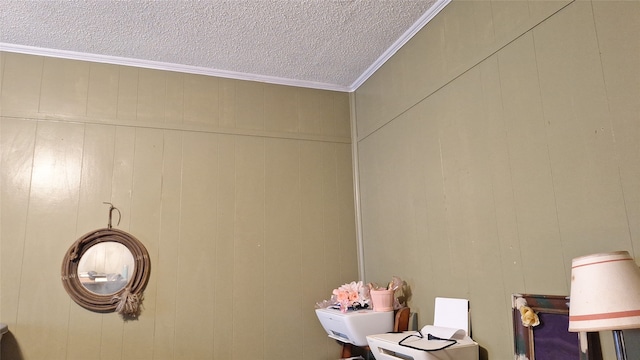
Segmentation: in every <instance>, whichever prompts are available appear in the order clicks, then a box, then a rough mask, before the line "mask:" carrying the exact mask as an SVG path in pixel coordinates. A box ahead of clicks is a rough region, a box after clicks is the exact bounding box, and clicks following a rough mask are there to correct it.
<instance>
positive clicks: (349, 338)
mask: <svg viewBox="0 0 640 360" xmlns="http://www.w3.org/2000/svg"><path fill="white" fill-rule="evenodd" d="M316 315H317V316H318V320H320V323H321V324H322V327H323V328H324V330H325V331H326V332H327V335H329V337H330V338H332V339H336V340H338V341H341V342H343V343H350V344H353V345H355V346H366V345H367V335H372V334H382V333H387V332H390V331H392V330H393V311H387V312H379V311H373V310H350V311H347V312H346V313H343V312H340V310H337V309H316Z"/></svg>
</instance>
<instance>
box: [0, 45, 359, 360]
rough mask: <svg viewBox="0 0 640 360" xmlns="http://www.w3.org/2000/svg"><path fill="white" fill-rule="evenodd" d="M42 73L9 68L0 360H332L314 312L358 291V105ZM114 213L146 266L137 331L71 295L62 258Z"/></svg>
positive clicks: (123, 74) (0, 188)
mask: <svg viewBox="0 0 640 360" xmlns="http://www.w3.org/2000/svg"><path fill="white" fill-rule="evenodd" d="M49 61H52V59H48V58H41V57H34V56H22V55H17V54H8V53H2V65H1V67H2V69H3V70H2V71H3V74H4V75H3V77H2V84H0V88H1V89H2V98H1V99H0V102H1V103H2V104H3V108H2V114H0V115H2V116H1V117H0V150H1V153H0V159H1V165H0V166H1V169H2V173H1V174H2V176H1V177H0V196H1V201H0V206H2V209H1V212H0V220H1V222H2V223H1V225H2V226H0V240H1V241H2V243H1V244H0V245H1V246H0V248H1V249H2V253H1V254H0V267H1V268H0V276H1V277H2V282H1V285H0V286H1V289H0V291H2V298H1V300H2V302H1V303H0V317H1V318H2V321H3V322H6V323H8V324H9V328H10V331H11V333H10V335H9V336H5V337H3V347H2V356H3V358H7V359H39V358H46V357H47V356H51V357H55V358H56V359H83V360H84V359H136V360H138V359H183V358H216V359H217V358H219V359H247V358H252V359H279V358H281V357H282V354H281V353H282V352H283V350H284V349H286V350H287V351H288V352H289V354H291V356H293V357H297V358H304V359H322V358H335V357H337V356H339V355H338V354H339V346H338V345H337V344H336V342H335V341H330V340H328V338H327V336H326V334H325V333H324V331H323V329H322V327H321V325H320V323H319V322H318V320H317V318H316V316H315V312H314V311H313V309H314V304H315V303H316V302H317V301H321V300H323V299H326V298H328V297H329V296H330V294H331V290H332V289H333V288H335V287H337V286H339V285H340V284H342V283H344V282H347V281H351V280H355V279H357V276H358V274H357V271H358V270H357V261H356V258H357V257H356V241H355V220H354V219H355V217H354V210H353V209H354V207H353V182H352V166H351V149H350V144H349V142H350V122H349V96H348V94H341V93H335V92H330V91H318V92H315V91H311V92H306V89H284V88H278V90H277V93H276V94H270V96H269V99H275V100H277V104H275V105H274V104H269V105H268V106H267V105H266V103H265V95H266V94H269V92H270V91H273V90H274V89H271V88H270V87H267V86H265V84H259V83H249V82H239V81H235V80H229V79H214V78H208V77H197V76H194V77H191V76H189V75H184V74H177V73H165V72H161V71H148V70H142V69H135V68H127V67H121V66H113V65H109V66H107V65H103V64H93V63H82V62H66V61H63V60H59V59H57V60H55V61H54V62H52V63H48V62H49ZM44 63H47V65H46V66H48V70H47V71H49V73H50V74H49V75H47V76H48V78H47V80H46V81H47V82H48V83H49V84H47V88H48V90H47V92H46V94H47V95H46V96H47V97H50V98H47V99H45V100H44V103H46V104H48V105H47V107H46V108H45V109H46V110H47V111H40V110H39V107H38V106H39V105H38V104H39V103H40V102H41V101H42V99H41V96H40V85H39V84H40V83H41V82H42V68H43V64H44ZM29 66H32V67H33V68H29ZM54 68H55V69H58V70H60V69H62V70H64V71H65V74H66V75H65V76H64V77H63V78H57V77H56V76H57V75H56V74H53V73H52V72H53V69H54ZM62 70H60V71H62ZM7 74H10V75H8V76H7ZM34 74H35V78H32V77H33V76H34ZM58 81H59V82H61V83H60V86H61V87H62V88H63V89H65V91H64V92H63V93H62V94H55V95H54V94H52V91H53V90H52V89H54V88H55V86H56V84H55V83H56V82H58ZM76 82H78V83H79V84H85V85H86V86H85V85H83V86H82V87H80V89H84V90H83V91H81V93H82V92H84V95H83V96H84V103H85V104H86V113H84V112H82V111H80V110H79V107H76V105H78V104H79V103H80V101H77V102H76V100H77V99H79V97H78V98H76V97H75V96H76V95H77V94H78V93H76V92H75V91H76V90H77V89H75V88H73V86H71V85H70V84H74V83H76ZM239 83H241V84H240V85H238V84H239ZM195 88H197V89H198V91H194V89H195ZM302 92H305V94H306V95H305V101H306V102H308V103H310V104H315V106H316V107H314V108H313V109H310V108H307V110H305V111H306V112H305V113H304V116H302V112H301V111H300V109H301V108H302V107H303V105H302V100H301V98H302V96H301V95H300V94H301V93H302ZM22 95H24V98H22V97H21V96H22ZM31 95H36V96H35V97H34V98H31ZM61 97H63V98H64V97H68V99H70V100H69V101H68V102H69V103H66V102H67V100H65V99H66V98H65V99H61ZM316 97H317V98H316ZM34 99H35V100H34ZM267 101H271V100H267ZM5 104H6V105H7V106H5ZM318 104H319V105H318ZM66 106H70V108H65V107H66ZM283 106H291V107H293V108H294V110H292V109H285V108H283ZM266 107H269V109H270V110H269V111H270V115H269V116H270V119H271V120H273V121H275V123H274V124H269V130H268V131H266V130H265V129H266V127H267V124H265V119H266V115H265V108H266ZM60 109H62V110H60ZM65 109H66V110H65ZM69 109H71V110H69ZM315 109H317V110H318V111H319V114H316V113H315ZM48 111H50V112H48ZM83 111H84V110H83ZM291 114H295V118H291V117H288V116H291ZM236 115H239V117H236ZM218 119H224V121H220V122H219V123H218ZM236 119H240V121H239V122H236ZM271 120H270V121H271ZM281 120H284V122H281ZM291 120H295V126H293V123H292V122H291ZM283 124H284V125H283ZM301 129H305V131H302V130H301ZM302 149H305V150H304V151H303V150H302ZM303 179H307V180H306V182H305V181H303ZM303 184H304V185H303ZM303 186H304V190H303ZM104 201H109V202H111V203H113V204H114V205H115V206H116V207H117V208H118V209H119V210H120V212H121V213H122V219H121V220H120V222H119V223H117V224H116V222H117V219H114V226H116V227H117V228H119V229H122V230H125V231H128V232H130V233H132V234H133V235H134V236H136V237H137V238H138V239H139V240H140V241H142V242H143V243H144V244H145V246H146V247H147V250H148V251H149V254H150V256H151V267H152V269H151V278H150V281H149V284H148V286H147V289H146V291H145V294H144V296H145V300H144V301H143V310H142V314H141V316H140V318H139V319H138V320H137V321H130V322H124V321H123V320H122V318H121V317H120V316H119V315H118V314H98V313H92V312H89V311H87V310H85V309H83V308H81V307H80V306H78V305H77V304H75V302H73V301H72V300H71V299H70V298H69V297H68V295H67V294H66V293H65V292H64V290H63V287H62V285H61V283H60V278H59V276H60V275H59V274H60V273H59V271H60V265H61V264H60V262H61V261H62V258H63V256H64V253H65V251H67V249H68V248H69V246H70V245H71V244H72V243H73V242H74V241H75V240H76V239H77V238H79V237H80V236H82V235H84V234H85V233H86V232H88V231H90V230H94V229H97V228H103V227H105V226H106V225H107V220H108V219H107V217H108V209H109V207H108V206H107V205H104V204H103V202H104ZM52 214H53V215H52ZM303 214H306V215H303ZM43 219H44V220H43ZM303 229H307V230H308V232H313V236H308V235H307V232H303ZM309 248H310V249H312V250H315V249H320V250H322V251H313V252H312V253H311V252H309V251H310V250H309ZM303 249H304V250H303ZM325 249H327V250H326V251H325ZM56 254H57V255H56ZM310 258H312V260H313V261H309V260H310ZM327 269H329V270H327ZM283 289H284V290H285V293H287V294H289V295H288V296H289V298H290V301H288V302H287V304H286V305H287V306H282V303H283V300H282V298H281V292H282V290H283ZM52 307H54V308H55V309H57V310H58V309H59V311H55V312H52V311H50V309H51V308H52ZM292 329H293V330H292ZM291 331H294V332H295V333H296V336H298V338H299V343H300V347H299V348H291V347H290V341H289V337H283V336H282V334H287V335H290V332H291ZM248 343H250V344H251V346H248Z"/></svg>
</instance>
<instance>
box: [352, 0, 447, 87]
mask: <svg viewBox="0 0 640 360" xmlns="http://www.w3.org/2000/svg"><path fill="white" fill-rule="evenodd" d="M450 2H451V0H437V1H436V3H435V4H434V5H433V6H432V7H431V8H429V10H428V11H427V12H425V13H424V14H423V15H422V16H421V17H420V19H418V21H416V22H415V23H414V24H413V25H412V26H411V27H410V28H409V29H408V30H407V31H405V33H404V34H402V36H401V37H400V38H399V39H398V40H397V41H396V42H395V43H393V45H391V47H389V49H387V51H385V52H384V54H382V55H381V56H380V57H379V58H378V60H376V61H375V62H374V63H373V64H371V66H369V68H368V69H367V70H365V72H364V73H362V75H360V77H359V78H358V79H356V81H354V82H353V84H351V86H349V90H348V91H349V92H352V91H356V90H357V89H358V88H359V87H360V85H362V84H363V83H364V82H365V81H367V79H368V78H369V77H370V76H371V75H373V74H374V73H375V72H376V71H378V69H379V68H380V67H381V66H382V65H384V63H385V62H387V60H389V59H390V58H391V57H392V56H393V55H394V54H395V53H396V52H397V51H398V50H400V48H401V47H403V46H404V44H406V43H407V42H408V41H409V40H411V38H412V37H413V36H414V35H415V34H416V33H418V31H420V30H421V29H422V28H423V27H424V26H425V25H427V23H428V22H429V21H431V19H433V18H434V17H435V16H436V15H438V13H439V12H440V11H441V10H442V9H444V7H445V6H447V5H448V4H449V3H450Z"/></svg>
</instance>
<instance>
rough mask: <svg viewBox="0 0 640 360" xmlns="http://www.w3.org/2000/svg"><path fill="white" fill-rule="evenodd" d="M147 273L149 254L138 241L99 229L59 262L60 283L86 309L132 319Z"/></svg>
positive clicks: (112, 230)
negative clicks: (60, 266) (60, 265)
mask: <svg viewBox="0 0 640 360" xmlns="http://www.w3.org/2000/svg"><path fill="white" fill-rule="evenodd" d="M150 270H151V263H150V261H149V254H148V253H147V249H146V248H145V247H144V245H142V243H141V242H140V241H139V240H138V239H136V238H135V237H134V236H132V235H131V234H129V233H127V232H124V231H122V230H118V229H113V228H106V229H99V230H96V231H92V232H89V233H87V234H85V235H84V236H82V237H81V238H80V239H78V240H76V242H75V243H73V245H71V247H70V248H69V250H68V251H67V253H66V254H65V257H64V259H63V261H62V284H63V286H64V288H65V290H66V291H67V293H69V296H70V297H71V298H72V299H73V301H75V302H76V303H77V304H78V305H80V306H82V307H84V308H85V309H88V310H91V311H96V312H113V311H117V312H119V313H120V314H122V315H123V316H124V317H125V319H126V318H135V317H137V316H138V315H139V313H140V303H141V301H142V292H143V290H144V288H145V287H146V286H147V282H148V281H149V274H150Z"/></svg>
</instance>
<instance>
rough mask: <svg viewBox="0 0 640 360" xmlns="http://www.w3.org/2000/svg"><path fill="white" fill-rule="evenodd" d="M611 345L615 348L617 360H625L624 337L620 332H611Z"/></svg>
mask: <svg viewBox="0 0 640 360" xmlns="http://www.w3.org/2000/svg"><path fill="white" fill-rule="evenodd" d="M613 343H614V345H615V347H616V357H617V358H618V360H627V352H626V351H625V349H624V336H623V335H622V330H613Z"/></svg>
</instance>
